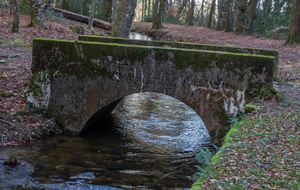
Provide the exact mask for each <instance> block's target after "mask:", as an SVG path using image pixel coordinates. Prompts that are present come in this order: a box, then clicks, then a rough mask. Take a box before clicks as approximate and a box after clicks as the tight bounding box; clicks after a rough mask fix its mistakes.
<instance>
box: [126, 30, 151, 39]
mask: <svg viewBox="0 0 300 190" xmlns="http://www.w3.org/2000/svg"><path fill="white" fill-rule="evenodd" d="M129 39H133V40H150V41H151V40H152V38H151V37H149V36H147V35H143V34H141V33H138V32H130V34H129Z"/></svg>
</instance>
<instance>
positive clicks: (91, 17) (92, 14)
mask: <svg viewBox="0 0 300 190" xmlns="http://www.w3.org/2000/svg"><path fill="white" fill-rule="evenodd" d="M95 6H96V0H93V1H92V6H91V12H90V18H89V24H88V29H89V30H92V29H93V28H92V25H93V24H92V23H93V19H94V13H95Z"/></svg>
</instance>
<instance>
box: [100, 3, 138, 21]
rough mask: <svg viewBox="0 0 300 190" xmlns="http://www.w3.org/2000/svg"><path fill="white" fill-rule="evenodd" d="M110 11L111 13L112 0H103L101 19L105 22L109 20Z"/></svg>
mask: <svg viewBox="0 0 300 190" xmlns="http://www.w3.org/2000/svg"><path fill="white" fill-rule="evenodd" d="M134 1H136V0H134ZM111 13H112V0H103V1H102V16H101V20H104V21H106V22H111Z"/></svg>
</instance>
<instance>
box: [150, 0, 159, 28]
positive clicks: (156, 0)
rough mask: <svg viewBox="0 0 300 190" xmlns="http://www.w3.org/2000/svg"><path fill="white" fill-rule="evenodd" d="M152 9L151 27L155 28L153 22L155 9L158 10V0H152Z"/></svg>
mask: <svg viewBox="0 0 300 190" xmlns="http://www.w3.org/2000/svg"><path fill="white" fill-rule="evenodd" d="M153 1H154V2H153V10H152V19H153V21H152V27H151V28H153V29H154V28H155V25H156V24H155V22H156V21H157V16H158V15H157V10H158V3H159V0H153Z"/></svg>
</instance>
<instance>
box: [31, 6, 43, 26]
mask: <svg viewBox="0 0 300 190" xmlns="http://www.w3.org/2000/svg"><path fill="white" fill-rule="evenodd" d="M33 5H34V6H33V7H34V24H35V25H37V26H44V10H43V1H42V0H33Z"/></svg>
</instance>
